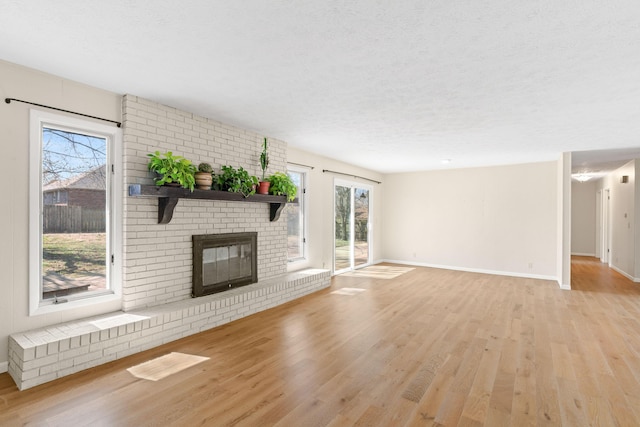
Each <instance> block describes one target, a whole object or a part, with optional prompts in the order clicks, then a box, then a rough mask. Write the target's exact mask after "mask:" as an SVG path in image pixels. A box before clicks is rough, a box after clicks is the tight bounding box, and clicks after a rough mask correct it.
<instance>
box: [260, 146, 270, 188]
mask: <svg viewBox="0 0 640 427" xmlns="http://www.w3.org/2000/svg"><path fill="white" fill-rule="evenodd" d="M268 148H269V147H268V146H267V138H265V139H264V143H263V144H262V153H261V154H260V167H261V168H262V180H263V181H264V180H265V179H264V176H265V174H266V173H267V167H269V153H268V152H267V149H268Z"/></svg>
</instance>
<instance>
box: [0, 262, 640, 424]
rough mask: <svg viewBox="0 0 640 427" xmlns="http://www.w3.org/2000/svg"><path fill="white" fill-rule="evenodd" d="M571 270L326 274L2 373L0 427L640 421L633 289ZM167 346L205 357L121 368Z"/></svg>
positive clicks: (613, 276)
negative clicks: (137, 342) (91, 363)
mask: <svg viewBox="0 0 640 427" xmlns="http://www.w3.org/2000/svg"><path fill="white" fill-rule="evenodd" d="M573 272H574V275H573V283H574V285H575V287H576V288H577V290H574V291H562V290H560V289H559V288H558V286H557V284H556V283H554V282H548V281H542V280H533V279H519V278H512V277H502V276H490V275H481V274H473V273H464V272H455V271H447V270H435V269H426V268H416V269H415V270H413V271H410V272H408V273H405V274H403V275H401V276H399V277H398V278H396V279H393V280H384V279H375V278H366V277H335V278H334V279H333V284H332V287H331V289H329V290H326V291H321V292H318V293H316V294H314V295H311V296H308V297H305V298H303V299H300V300H298V301H295V302H293V303H289V304H287V305H284V306H281V307H278V308H276V309H272V310H269V311H267V312H263V313H259V314H257V315H254V316H251V317H249V318H246V319H242V320H240V321H236V322H234V323H232V324H229V325H225V326H223V327H219V328H217V329H214V330H211V331H208V332H205V333H201V334H199V335H195V336H193V337H189V338H186V339H183V340H180V341H177V342H174V343H171V344H168V345H165V346H162V347H159V348H156V349H153V350H150V351H147V352H145V353H142V354H138V355H134V356H131V357H129V358H126V359H122V360H119V361H116V362H113V363H110V364H108V365H103V366H101V367H98V368H96V369H92V370H89V371H85V372H82V373H79V374H76V375H73V376H70V377H66V378H63V379H61V380H57V381H54V382H52V383H49V384H45V385H42V386H39V387H36V388H33V389H30V390H27V391H24V392H19V391H17V389H16V388H15V385H14V384H13V382H12V381H11V379H10V378H9V376H8V375H7V374H2V375H0V425H2V426H5V425H9V426H11V425H22V424H29V425H46V426H57V425H61V426H76V425H78V426H79V425H91V426H98V425H104V426H144V425H176V426H195V425H210V426H224V425H242V426H266V425H278V426H324V425H331V426H352V425H362V426H403V425H407V426H422V425H446V426H456V425H457V426H482V425H486V426H508V425H512V426H527V425H565V426H586V425H602V426H614V425H620V426H634V425H635V426H637V425H640V284H633V283H632V282H630V281H629V280H627V279H625V278H624V277H622V276H621V275H619V274H617V273H615V272H613V271H611V270H609V269H607V268H604V267H602V266H601V265H600V263H598V262H597V261H596V260H594V259H589V258H576V259H574V266H573ZM340 288H362V289H365V291H364V292H358V293H354V294H353V295H341V294H333V293H331V292H332V291H335V290H337V289H340ZM172 351H175V352H183V353H189V354H195V355H201V356H207V357H210V358H211V359H210V360H208V361H206V362H203V363H200V364H198V365H196V366H193V367H191V368H189V369H187V370H184V371H182V372H179V373H177V374H174V375H172V376H169V377H167V378H165V379H163V380H160V381H157V382H153V381H147V380H141V379H136V378H134V377H133V376H132V375H131V374H129V373H128V372H127V371H126V368H128V367H131V366H133V365H137V364H139V363H141V362H144V361H147V360H149V359H152V358H155V357H158V356H161V355H164V354H167V353H169V352H172Z"/></svg>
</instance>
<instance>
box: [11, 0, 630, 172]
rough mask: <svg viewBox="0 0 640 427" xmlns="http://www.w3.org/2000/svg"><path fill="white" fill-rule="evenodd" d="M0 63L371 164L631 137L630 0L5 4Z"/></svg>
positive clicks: (526, 153) (465, 157)
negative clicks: (135, 98)
mask: <svg viewBox="0 0 640 427" xmlns="http://www.w3.org/2000/svg"><path fill="white" fill-rule="evenodd" d="M0 59H4V60H7V61H10V62H14V63H17V64H22V65H25V66H29V67H32V68H36V69H39V70H43V71H46V72H49V73H52V74H56V75H59V76H62V77H66V78H69V79H72V80H76V81H80V82H84V83H87V84H90V85H92V86H96V87H100V88H103V89H107V90H110V91H114V92H117V93H132V94H135V95H139V96H142V97H146V98H149V99H152V100H155V101H158V102H161V103H165V104H168V105H171V106H174V107H177V108H181V109H184V110H187V111H192V112H194V113H197V114H201V115H204V116H207V117H211V118H214V119H217V120H220V121H223V122H228V123H232V124H236V125H239V126H241V127H243V128H247V129H252V130H255V131H257V132H258V133H259V134H261V135H265V136H268V137H274V138H278V139H282V140H285V141H287V142H289V144H290V145H291V146H294V147H299V148H301V149H304V150H308V151H311V152H315V153H319V154H322V155H325V156H328V157H332V158H337V159H342V160H346V161H348V162H350V163H353V164H357V165H360V166H364V167H368V168H371V169H373V170H377V171H380V172H398V171H413V170H428V169H442V168H454V167H455V168H458V167H471V166H485V165H497V164H509V163H525V162H535V161H547V160H556V159H558V157H559V153H561V152H566V151H585V150H603V149H612V148H615V149H620V148H630V147H639V146H640V2H639V1H638V0H629V1H624V0H623V1H612V2H603V1H601V0H582V1H573V0H571V1H569V0H565V1H551V0H546V1H512V2H505V1H482V2H480V1H470V0H469V1H455V0H440V1H425V0H415V1H409V0H407V1H397V2H392V1H381V0H352V1H349V2H344V1H335V0H328V1H317V0H313V1H309V0H305V1H295V2H291V1H286V2H285V1H275V0H262V1H259V0H242V1H222V0H218V1H212V0H193V1H189V0H186V1H182V2H177V1H173V0H153V1H151V0H146V1H144V0H139V1H130V0H128V1H125V0H111V1H87V0H83V1H79V0H78V1H71V0H70V1H49V0H37V1H36V0H34V1H29V0H3V1H2V7H1V13H0ZM35 101H36V102H37V100H35ZM443 159H451V160H452V161H451V163H449V164H448V165H443V164H442V163H441V161H442V160H443Z"/></svg>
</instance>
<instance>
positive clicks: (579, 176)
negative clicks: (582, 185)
mask: <svg viewBox="0 0 640 427" xmlns="http://www.w3.org/2000/svg"><path fill="white" fill-rule="evenodd" d="M573 177H574V178H575V179H576V181H580V182H587V181H589V180H590V179H591V175H587V174H585V173H579V174H577V175H573Z"/></svg>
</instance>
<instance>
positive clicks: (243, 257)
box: [240, 243, 251, 277]
mask: <svg viewBox="0 0 640 427" xmlns="http://www.w3.org/2000/svg"><path fill="white" fill-rule="evenodd" d="M246 276H251V244H250V243H247V244H244V245H242V246H240V277H246Z"/></svg>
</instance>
